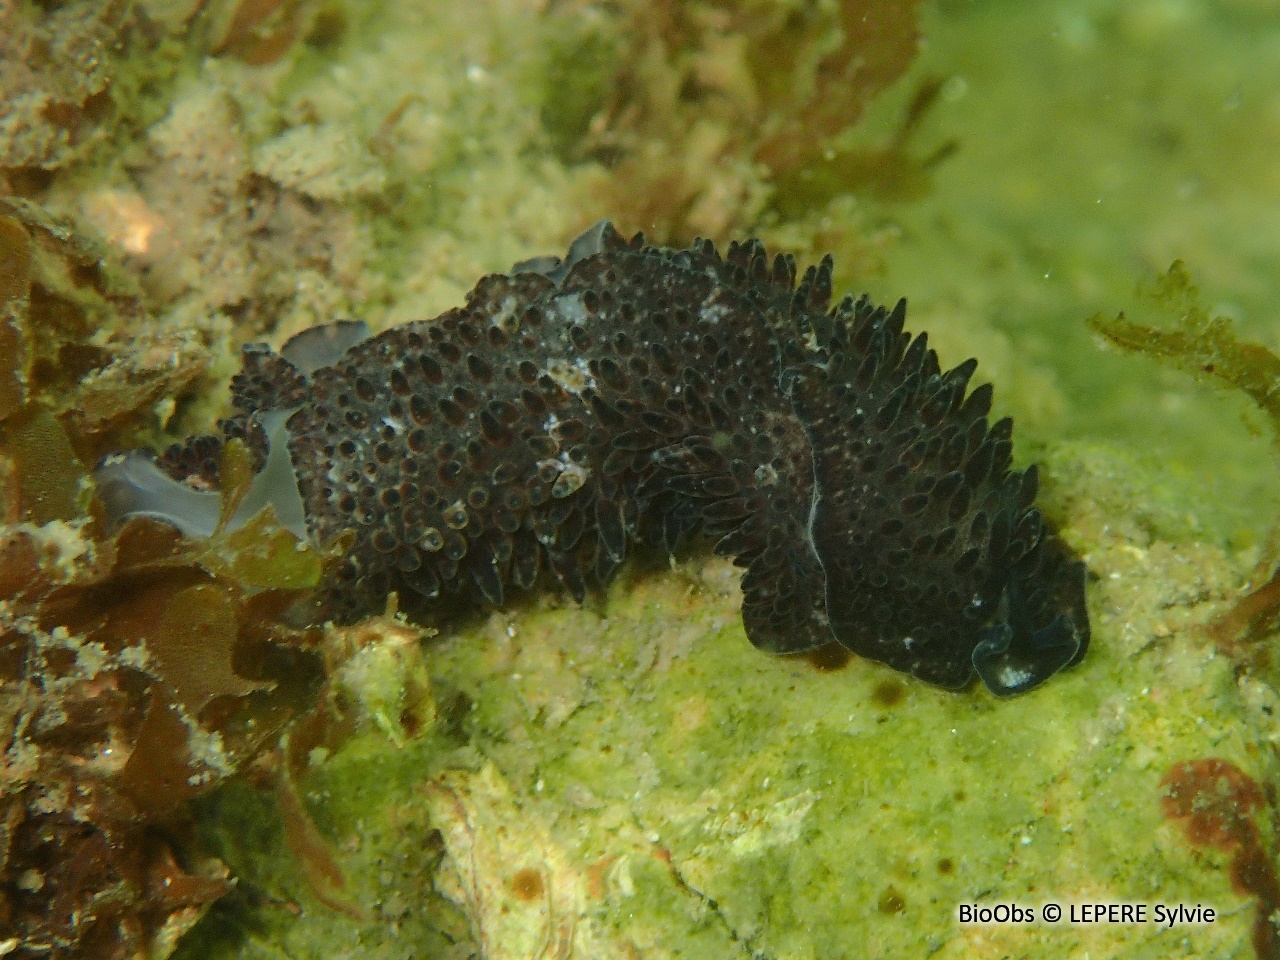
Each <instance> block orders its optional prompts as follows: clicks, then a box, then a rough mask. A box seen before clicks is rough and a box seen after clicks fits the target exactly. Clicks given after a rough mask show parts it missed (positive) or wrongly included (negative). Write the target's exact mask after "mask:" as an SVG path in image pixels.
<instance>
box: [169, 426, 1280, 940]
mask: <svg viewBox="0 0 1280 960" xmlns="http://www.w3.org/2000/svg"><path fill="white" fill-rule="evenodd" d="M1052 462H1053V464H1054V470H1055V473H1056V474H1057V475H1059V476H1062V477H1069V478H1071V479H1070V481H1069V483H1068V484H1066V485H1063V484H1059V485H1057V486H1055V487H1054V488H1053V489H1054V491H1055V497H1056V499H1057V503H1058V504H1059V505H1060V507H1061V509H1062V510H1063V511H1065V513H1064V520H1065V523H1064V530H1065V532H1066V535H1067V536H1068V537H1070V538H1072V539H1074V540H1075V541H1076V543H1077V545H1078V546H1079V547H1081V548H1082V549H1083V550H1084V552H1085V554H1086V558H1087V561H1088V563H1089V565H1090V569H1091V571H1092V573H1093V575H1094V577H1095V581H1094V586H1093V587H1092V589H1091V597H1090V599H1091V602H1092V608H1093V614H1094V630H1095V633H1094V644H1093V646H1092V648H1091V650H1090V653H1089V655H1088V656H1087V657H1086V659H1085V660H1084V662H1083V663H1082V664H1080V665H1079V666H1078V667H1076V668H1074V669H1072V670H1069V671H1067V672H1066V673H1064V674H1061V675H1059V676H1058V677H1055V678H1054V679H1053V680H1052V681H1051V682H1050V683H1048V684H1046V685H1045V686H1044V687H1043V688H1042V689H1040V690H1038V691H1036V692H1033V693H1032V694H1029V695H1026V696H1022V697H1017V698H1013V699H1011V700H1007V701H997V700H995V699H993V698H992V697H990V696H988V695H987V694H985V693H983V692H981V691H980V690H972V691H969V692H965V693H960V694H955V693H948V692H945V691H940V690H936V689H933V688H931V687H927V686H925V685H923V684H920V683H918V682H916V681H914V680H911V679H910V678H907V677H903V676H901V675H899V674H896V673H894V672H892V671H890V670H888V669H886V668H884V667H881V666H879V665H876V664H872V663H868V662H866V661H862V660H858V659H854V660H848V659H847V658H841V657H831V656H826V657H809V658H804V659H798V658H797V659H779V658H774V657H770V656H767V655H764V654H761V653H759V652H757V651H755V650H753V649H752V648H751V646H750V644H749V643H748V642H747V640H746V638H745V636H744V634H743V632H742V626H741V623H740V621H739V618H738V614H737V610H738V604H739V599H738V595H737V586H736V582H737V576H738V571H737V570H735V569H733V568H732V567H730V566H728V565H727V564H724V563H722V562H720V561H711V560H700V559H699V560H693V561H690V562H688V563H686V564H683V565H680V566H678V567H676V568H674V569H672V570H670V571H662V570H651V571H643V572H642V571H634V572H633V573H632V574H631V575H630V577H629V579H627V580H626V581H625V582H622V583H619V584H617V585H616V586H615V587H614V589H613V590H611V591H610V593H609V594H608V595H607V596H606V597H603V598H598V599H597V600H596V601H595V602H594V603H589V604H588V605H587V607H585V608H576V607H573V606H562V605H561V604H560V602H559V601H558V600H557V599H556V598H554V597H543V598H541V599H540V600H538V601H536V602H534V603H533V604H532V605H531V606H530V607H527V608H525V609H523V610H516V611H511V612H508V613H504V614H493V615H492V616H490V617H489V618H488V620H486V621H484V622H483V623H477V624H476V625H475V626H473V627H471V628H462V629H452V630H449V631H446V633H445V634H444V635H442V636H441V637H437V638H435V639H433V640H432V641H430V642H429V645H428V647H427V657H426V663H427V665H428V669H429V672H430V674H431V677H432V685H433V687H434V690H435V695H436V697H437V700H438V702H439V708H438V709H439V719H438V721H437V725H436V727H435V728H433V730H432V731H431V732H429V733H426V734H424V735H422V736H420V737H419V738H417V739H415V740H412V741H410V742H409V743H408V744H407V745H406V746H404V747H397V746H396V745H395V744H394V743H393V742H392V740H391V739H389V738H388V737H387V736H386V735H385V734H384V733H383V732H381V731H380V730H379V729H378V726H377V724H376V723H375V724H370V725H368V726H367V727H366V728H365V729H366V732H365V733H363V734H361V735H358V736H357V737H356V739H354V740H353V741H351V742H349V743H348V744H347V745H346V746H345V747H342V748H340V749H339V750H338V751H337V753H336V754H335V755H333V756H332V757H331V758H329V759H327V760H325V761H323V762H321V763H319V764H318V765H317V766H315V767H314V768H313V770H312V772H311V774H310V775H309V777H308V778H307V779H306V780H305V781H304V796H305V797H306V799H307V801H308V804H309V807H310V810H311V812H312V814H313V816H314V817H315V819H316V821H317V823H318V824H319V825H320V828H321V830H322V832H323V833H324V835H325V836H327V837H328V838H329V839H330V841H331V842H332V843H333V844H334V845H335V850H336V856H337V860H338V862H339V863H341V864H342V866H343V869H344V870H346V871H347V874H348V879H349V881H350V886H349V889H350V890H351V891H352V894H353V896H354V898H355V900H356V901H358V902H359V904H360V905H361V907H362V909H363V910H364V911H367V915H366V918H365V920H363V921H356V920H352V919H350V918H348V917H343V916H340V915H337V914H334V913H332V912H326V911H324V910H323V909H312V908H307V907H306V906H305V904H306V903H308V901H309V894H308V893H307V891H306V888H305V885H304V884H301V883H300V882H299V881H298V880H297V878H296V877H295V878H294V879H293V880H289V879H288V878H287V876H286V875H287V874H288V873H289V871H290V869H291V868H287V867H284V866H278V867H277V873H278V874H279V876H276V877H275V878H274V879H269V880H265V881H261V882H265V883H266V884H267V886H268V887H269V888H272V889H277V890H281V889H283V890H287V891H288V895H289V896H290V897H295V898H297V902H299V903H300V904H303V905H304V908H303V911H302V915H301V917H300V918H297V919H295V918H292V917H290V918H288V919H287V921H285V920H283V919H281V920H278V921H277V922H278V923H279V926H278V928H276V929H274V930H273V931H272V933H271V935H270V938H269V939H271V940H272V942H275V943H278V944H279V945H281V946H282V947H284V948H286V949H287V950H288V952H289V953H290V955H292V956H295V957H323V956H330V955H332V944H333V942H334V940H333V938H334V937H341V938H342V940H341V942H349V943H353V942H356V941H357V940H358V942H359V943H360V944H361V945H362V949H364V950H367V951H369V952H368V954H367V955H369V956H382V955H386V956H392V955H397V954H396V946H395V945H396V944H397V943H400V942H403V939H404V938H406V937H413V936H421V937H423V938H425V939H424V940H422V941H420V942H428V941H429V942H434V943H443V942H444V940H447V939H449V938H454V939H457V938H461V942H465V943H466V944H467V946H466V948H465V950H474V951H476V955H478V956H483V957H493V958H498V957H501V958H507V957H534V956H545V955H552V956H563V957H612V956H620V957H632V956H642V957H645V958H650V957H658V958H664V957H732V956H757V957H769V958H777V960H781V958H787V960H791V958H796V960H800V958H843V957H848V958H854V957H862V956H867V955H881V956H918V955H921V954H922V953H923V954H928V955H937V956H943V957H966V956H973V955H977V954H982V955H989V954H990V955H1004V954H1011V955H1023V954H1029V955H1034V956H1037V957H1056V956H1063V957H1066V956H1078V955H1081V954H1082V953H1084V952H1088V953H1090V954H1091V955H1094V956H1099V955H1103V956H1125V957H1147V956H1150V957H1166V956H1178V955H1186V956H1221V957H1227V956H1238V955H1242V954H1244V953H1247V951H1248V945H1249V943H1250V942H1251V939H1252V938H1253V937H1254V936H1255V917H1256V911H1255V908H1254V907H1253V906H1252V905H1251V904H1250V901H1249V891H1248V890H1243V888H1241V887H1240V886H1239V884H1238V883H1237V884H1236V886H1235V887H1234V888H1233V881H1232V877H1233V874H1232V863H1233V857H1234V856H1236V854H1237V853H1238V846H1239V845H1238V844H1236V843H1235V842H1234V841H1230V842H1226V843H1224V844H1221V845H1220V846H1219V848H1217V849H1214V848H1212V847H1203V846H1201V847H1197V846H1196V845H1195V844H1194V843H1193V842H1192V839H1190V838H1189V834H1188V832H1187V830H1186V829H1184V828H1185V826H1186V825H1185V824H1183V823H1181V822H1180V821H1179V820H1178V819H1177V818H1176V817H1174V818H1172V819H1171V818H1170V807H1169V796H1170V786H1169V782H1170V781H1169V777H1170V774H1171V771H1173V770H1174V769H1175V768H1176V767H1177V766H1178V765H1179V764H1184V763H1188V762H1194V761H1203V760H1204V759H1205V758H1216V760H1217V761H1221V762H1222V763H1223V764H1226V765H1228V766H1227V767H1224V769H1226V768H1229V769H1233V770H1238V771H1242V772H1243V773H1244V774H1245V775H1247V776H1248V777H1250V778H1255V779H1257V780H1259V781H1264V782H1265V781H1266V780H1269V779H1271V778H1272V777H1273V776H1274V771H1273V770H1272V769H1271V763H1272V761H1271V760H1270V759H1269V747H1267V746H1266V744H1268V743H1269V742H1270V741H1271V740H1272V739H1273V738H1274V737H1275V736H1276V735H1277V733H1278V732H1280V731H1277V729H1276V723H1275V721H1274V720H1273V719H1272V717H1273V711H1274V707H1275V706H1276V700H1277V698H1276V694H1275V691H1274V689H1273V688H1272V687H1270V686H1268V685H1267V684H1266V683H1264V682H1263V681H1262V680H1259V679H1256V678H1252V677H1242V676H1241V675H1240V672H1239V669H1238V665H1237V663H1236V662H1235V661H1233V660H1231V659H1229V658H1227V657H1225V656H1223V655H1221V654H1219V653H1218V652H1217V651H1216V650H1215V649H1214V648H1213V646H1212V644H1211V643H1210V642H1209V641H1208V640H1207V639H1205V638H1204V636H1203V634H1202V631H1201V630H1200V628H1199V625H1200V624H1202V623H1203V622H1204V621H1205V620H1206V619H1207V618H1208V617H1209V616H1210V615H1211V614H1212V613H1213V612H1214V611H1215V610H1217V609H1219V608H1220V607H1221V606H1222V601H1223V600H1224V599H1225V598H1226V597H1227V596H1228V595H1229V593H1230V588H1231V585H1232V584H1234V583H1236V582H1237V580H1238V578H1239V576H1240V571H1238V570H1237V569H1235V566H1234V564H1233V563H1232V562H1231V561H1230V560H1229V559H1228V558H1227V557H1226V556H1225V555H1224V554H1223V553H1222V552H1221V551H1220V550H1218V549H1216V548H1213V547H1209V546H1204V545H1201V544H1197V543H1196V542H1195V541H1194V540H1192V539H1190V538H1189V537H1185V536H1184V537H1180V538H1173V539H1161V538H1159V537H1157V536H1152V535H1151V534H1150V533H1149V532H1147V531H1145V530H1143V529H1142V528H1141V527H1140V526H1132V525H1126V524H1123V523H1118V524H1115V525H1114V526H1112V525H1107V524H1105V523H1099V516H1100V505H1103V506H1105V505H1106V504H1107V503H1108V502H1109V500H1110V498H1113V497H1125V498H1127V499H1128V500H1133V499H1135V498H1137V496H1138V491H1139V490H1140V489H1142V487H1143V485H1144V484H1145V483H1147V482H1152V481H1153V476H1150V475H1146V476H1144V475H1143V474H1142V472H1141V468H1140V467H1139V466H1138V465H1137V464H1135V463H1134V462H1133V461H1132V460H1131V459H1130V458H1126V457H1124V456H1121V455H1118V454H1115V452H1114V451H1108V450H1107V449H1106V448H1099V447H1087V448H1083V447H1082V448H1065V449H1064V450H1063V451H1062V452H1061V453H1060V454H1059V455H1058V456H1056V457H1055V458H1054V460H1053V461H1052ZM1085 481H1087V482H1085ZM1209 788H1212V784H1210V785H1209ZM1209 788H1207V789H1209ZM224 802H225V801H224ZM1196 802H1199V801H1196ZM1205 802H1208V801H1205ZM1201 805H1202V806H1203V804H1201ZM1235 814H1238V816H1236V819H1234V820H1231V821H1230V822H1231V823H1232V824H1237V825H1238V824H1243V823H1245V822H1246V820H1247V821H1248V822H1249V823H1253V824H1255V827H1253V828H1250V829H1251V830H1253V831H1254V832H1253V833H1252V834H1251V835H1252V836H1254V837H1255V838H1256V839H1257V840H1258V842H1259V844H1260V845H1261V846H1263V847H1265V848H1266V849H1269V848H1270V847H1269V844H1270V840H1271V838H1270V826H1269V823H1270V820H1269V816H1268V814H1267V811H1266V810H1258V811H1257V812H1256V815H1255V812H1254V811H1253V810H1252V809H1250V808H1248V807H1247V806H1240V807H1239V809H1238V810H1235ZM227 859H228V860H229V862H231V865H232V866H233V868H235V867H236V866H237V864H236V863H235V862H234V857H233V856H232V855H230V854H228V855H227ZM260 875H261V867H257V868H253V867H249V868H247V873H246V877H247V878H248V880H247V882H254V878H255V877H260ZM282 877H283V879H282ZM277 884H280V886H276V885H277ZM1242 890H1243V892H1242ZM1103 902H1122V903H1142V904H1146V905H1147V909H1148V913H1147V916H1148V919H1151V918H1152V916H1153V913H1152V911H1153V910H1154V906H1155V904H1157V903H1159V904H1177V903H1183V904H1187V905H1189V906H1194V905H1195V904H1197V903H1199V904H1202V905H1207V906H1211V907H1213V908H1214V909H1215V910H1216V911H1217V919H1216V921H1215V922H1214V923H1212V924H1200V925H1183V926H1178V927H1176V928H1174V929H1169V928H1167V927H1162V926H1160V925H1158V924H1156V923H1155V922H1148V923H1146V924H1097V925H1094V924H1090V925H1085V924H1072V923H1070V922H1068V920H1065V919H1064V920H1063V921H1062V922H1060V923H1056V924H1055V923H1046V922H1043V921H1042V920H1040V919H1039V917H1040V913H1041V910H1042V908H1043V906H1044V905H1045V904H1046V903H1057V904H1060V905H1062V907H1063V909H1064V911H1065V910H1069V908H1070V905H1072V904H1077V905H1078V904H1086V903H1087V904H1095V903H1103ZM997 903H1005V904H1013V903H1016V904H1019V905H1021V906H1023V907H1024V908H1031V909H1034V911H1035V912H1036V916H1037V920H1036V922H1033V923H1026V924H1007V925H994V924H988V925H972V924H970V925H966V924H962V923H960V922H959V920H958V908H959V906H960V905H961V904H983V905H993V904H997ZM415 931H416V932H415ZM457 949H459V950H462V949H463V948H462V947H461V946H459V947H457ZM192 955H195V954H194V953H193V954H192ZM442 955H449V954H442ZM457 955H466V953H465V952H463V953H461V954H457Z"/></svg>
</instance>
